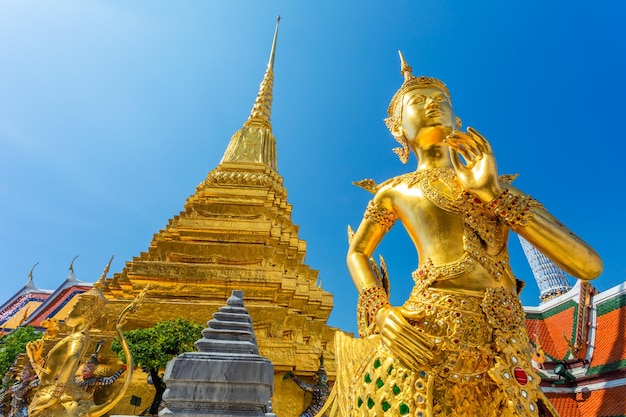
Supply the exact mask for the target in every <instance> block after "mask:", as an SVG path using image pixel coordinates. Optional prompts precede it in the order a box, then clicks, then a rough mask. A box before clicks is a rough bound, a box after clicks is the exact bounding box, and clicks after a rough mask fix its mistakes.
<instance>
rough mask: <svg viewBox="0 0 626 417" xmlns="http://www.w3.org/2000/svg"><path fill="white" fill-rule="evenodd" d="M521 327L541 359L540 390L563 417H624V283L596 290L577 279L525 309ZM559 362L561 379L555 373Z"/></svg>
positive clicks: (625, 385) (625, 364)
mask: <svg viewBox="0 0 626 417" xmlns="http://www.w3.org/2000/svg"><path fill="white" fill-rule="evenodd" d="M525 312H526V328H527V330H528V334H529V336H530V337H531V339H533V340H534V343H535V346H537V344H538V343H539V344H540V346H541V349H542V350H543V352H545V357H546V361H545V362H544V363H543V364H541V365H540V366H539V369H538V372H539V374H540V375H541V377H542V386H543V390H544V392H545V393H546V395H547V396H548V398H549V399H550V401H551V402H552V403H553V405H554V406H555V408H556V409H557V410H558V411H559V413H560V414H561V415H562V416H570V415H571V416H579V415H580V416H587V415H593V416H598V417H605V416H623V415H626V402H624V401H615V399H616V398H624V397H625V396H626V335H625V334H624V329H626V283H623V284H621V285H618V286H616V287H613V288H611V289H609V290H607V291H603V292H602V293H597V291H595V290H594V289H593V287H591V285H590V284H588V283H585V282H580V281H579V282H578V283H577V284H576V285H575V286H574V288H573V289H572V290H571V291H569V292H568V293H566V294H564V295H561V296H559V297H556V298H554V299H552V300H549V301H547V302H546V303H544V304H541V305H540V306H539V307H525ZM557 363H561V364H563V365H564V366H565V369H566V370H567V373H568V376H569V378H570V379H569V380H568V379H567V378H566V377H559V376H558V375H555V373H554V369H555V366H556V364H557Z"/></svg>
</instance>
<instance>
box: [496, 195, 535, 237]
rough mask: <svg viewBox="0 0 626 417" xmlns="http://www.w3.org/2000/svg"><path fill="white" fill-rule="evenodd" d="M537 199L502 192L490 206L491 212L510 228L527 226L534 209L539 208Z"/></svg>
mask: <svg viewBox="0 0 626 417" xmlns="http://www.w3.org/2000/svg"><path fill="white" fill-rule="evenodd" d="M539 206H541V204H539V203H538V202H537V201H536V200H535V199H533V198H531V197H528V196H519V195H515V194H512V193H510V192H509V190H507V189H506V188H505V189H504V190H502V192H501V193H500V194H498V195H497V196H496V197H495V198H494V199H493V200H491V202H490V203H489V205H488V208H489V211H491V213H493V214H494V215H496V216H498V217H499V218H501V219H502V220H504V222H505V223H506V224H507V225H508V226H509V227H513V226H518V225H519V226H525V225H526V223H527V222H528V220H529V219H530V218H531V217H532V216H533V211H532V210H531V209H532V207H539Z"/></svg>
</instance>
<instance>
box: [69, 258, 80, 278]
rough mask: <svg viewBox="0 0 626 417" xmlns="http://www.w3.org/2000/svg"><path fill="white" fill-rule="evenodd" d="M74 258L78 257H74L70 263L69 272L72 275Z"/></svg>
mask: <svg viewBox="0 0 626 417" xmlns="http://www.w3.org/2000/svg"><path fill="white" fill-rule="evenodd" d="M76 258H78V255H76V256H74V259H72V262H70V267H69V270H70V272H71V273H72V274H73V273H74V261H75V260H76Z"/></svg>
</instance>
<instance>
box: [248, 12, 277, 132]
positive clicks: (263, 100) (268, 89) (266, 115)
mask: <svg viewBox="0 0 626 417" xmlns="http://www.w3.org/2000/svg"><path fill="white" fill-rule="evenodd" d="M279 24H280V16H278V17H277V18H276V29H275V30H274V40H273V42H272V50H271V52H270V59H269V62H268V63H267V71H265V76H264V77H263V81H262V82H261V86H260V87H259V94H258V95H257V97H256V100H255V101H254V105H253V106H252V111H251V112H250V117H248V120H246V122H245V123H244V126H247V127H252V126H254V127H264V128H267V129H270V130H271V129H272V125H271V123H270V116H271V111H272V88H273V86H274V56H275V55H276V40H277V39H278V25H279Z"/></svg>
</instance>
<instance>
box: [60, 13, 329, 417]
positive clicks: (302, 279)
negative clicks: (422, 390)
mask: <svg viewBox="0 0 626 417" xmlns="http://www.w3.org/2000/svg"><path fill="white" fill-rule="evenodd" d="M277 29H278V25H277V26H276V32H275V34H274V40H273V44H272V48H271V53H270V59H269V63H268V66H267V70H266V72H265V75H264V78H263V81H262V83H261V85H260V89H259V92H258V95H257V97H256V100H255V102H254V105H253V107H252V111H251V113H250V116H249V117H248V119H247V120H246V121H245V123H244V125H243V126H242V128H241V129H239V130H238V131H237V132H235V134H234V135H233V136H232V138H231V140H230V143H229V144H228V146H227V148H226V151H225V153H224V155H223V158H222V160H221V162H220V163H219V165H218V166H217V167H216V168H215V169H213V170H212V171H210V172H209V173H208V175H207V177H206V178H205V179H204V181H202V183H201V184H200V185H198V187H197V188H196V191H195V193H194V194H193V195H191V196H190V197H189V198H188V199H187V201H186V202H185V204H184V210H183V211H182V212H180V213H179V214H178V215H176V216H174V217H173V218H172V219H170V220H169V222H168V223H167V225H166V226H165V228H163V229H162V230H160V231H159V232H158V233H156V234H155V235H154V237H153V239H152V241H151V242H150V245H149V247H148V249H147V251H145V252H142V253H140V254H139V255H138V256H137V257H134V258H133V259H132V260H131V261H129V262H127V263H126V266H125V267H124V268H123V270H122V271H121V272H119V273H116V274H114V275H113V277H112V278H108V279H106V280H105V282H104V283H103V287H104V288H103V289H102V291H103V294H104V296H105V298H106V299H107V304H106V307H105V311H104V313H103V317H104V318H105V321H108V322H111V321H114V320H115V317H117V315H118V314H119V313H120V312H121V311H122V309H123V308H125V306H126V305H127V304H128V302H129V301H130V300H132V299H133V298H134V297H135V296H136V295H137V294H138V293H139V292H140V291H141V290H142V289H143V288H144V287H145V286H146V285H148V284H150V285H151V288H150V290H149V292H148V293H147V295H146V297H145V300H144V303H143V305H142V307H141V308H140V309H139V310H138V311H137V312H136V314H134V315H133V316H132V317H129V320H128V323H127V325H126V326H125V329H128V330H132V329H136V328H145V327H150V326H152V325H154V324H155V323H157V322H160V321H163V320H174V319H177V318H179V317H182V318H185V319H187V320H190V321H193V322H196V323H206V322H207V320H209V319H210V318H211V316H212V314H213V313H214V312H216V311H217V310H218V309H219V308H220V307H221V306H223V305H224V302H225V301H226V300H227V299H228V297H229V296H230V295H231V293H232V291H233V290H243V291H244V294H245V298H246V308H247V310H248V311H249V313H250V315H251V316H252V320H253V324H254V332H255V334H256V336H257V340H258V345H259V353H260V354H261V355H262V356H264V357H266V358H268V359H269V360H271V362H272V363H273V365H274V369H275V373H276V375H275V381H274V396H273V399H272V405H273V409H274V412H276V414H278V415H281V416H289V415H299V414H300V412H301V411H302V410H303V409H304V408H306V406H307V404H308V398H307V397H306V395H305V393H303V392H302V391H301V390H300V389H299V388H298V387H297V386H296V385H295V384H288V383H284V382H283V380H282V376H283V375H284V374H285V373H286V372H293V373H294V374H296V375H299V376H303V377H312V376H313V375H315V373H316V371H317V368H318V365H319V357H320V355H322V354H323V355H324V357H325V358H326V370H327V371H328V374H329V375H330V376H331V378H332V376H334V372H335V370H334V354H333V340H334V335H335V332H336V331H337V330H336V329H334V328H332V327H329V326H328V325H327V324H326V322H327V320H328V317H329V316H330V312H331V310H332V308H333V297H332V295H331V294H330V293H328V292H327V291H325V290H323V289H322V288H321V286H320V285H319V284H318V271H316V270H314V269H311V267H309V266H308V265H307V264H306V263H305V256H306V250H307V247H306V242H305V241H303V240H301V239H300V238H299V236H298V226H297V225H295V224H293V222H292V220H291V212H292V206H291V205H290V204H289V203H288V202H287V190H286V188H285V187H284V185H283V178H282V177H281V176H280V174H279V173H278V168H277V155H276V139H275V137H274V135H273V133H272V125H271V122H270V115H271V104H272V87H273V80H274V56H275V51H276V40H277ZM79 302H81V301H80V300H79ZM92 333H93V334H94V336H93V340H100V339H102V340H104V341H105V343H104V345H103V347H102V349H101V351H100V352H101V353H100V358H101V359H100V362H101V363H104V364H106V365H107V366H108V367H109V368H110V369H117V367H118V366H119V363H118V362H117V358H116V357H115V355H114V354H113V353H112V352H111V349H110V345H111V342H112V341H113V339H114V338H115V336H116V335H115V333H114V332H113V331H111V330H108V329H107V328H106V327H105V326H97V328H94V329H92ZM60 337H61V336H60ZM200 337H201V335H198V338H200ZM94 344H95V343H93V342H92V343H91V346H92V347H90V348H89V349H87V351H89V352H91V351H92V350H93V346H94ZM86 359H87V358H86V357H85V358H84V360H86ZM146 376H147V375H146V374H145V373H143V372H135V373H134V376H133V381H132V385H131V387H130V389H129V390H128V391H127V394H126V396H125V397H124V398H123V399H122V400H121V401H120V402H119V404H118V406H117V407H116V408H115V409H114V410H113V411H112V412H113V414H132V413H133V412H134V411H135V407H134V406H133V405H131V396H134V397H138V398H140V399H141V404H142V405H141V406H140V408H137V411H139V410H140V409H144V408H146V407H148V406H149V404H150V403H151V401H152V399H153V397H154V392H155V391H154V388H153V386H152V385H149V384H148V383H146Z"/></svg>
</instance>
